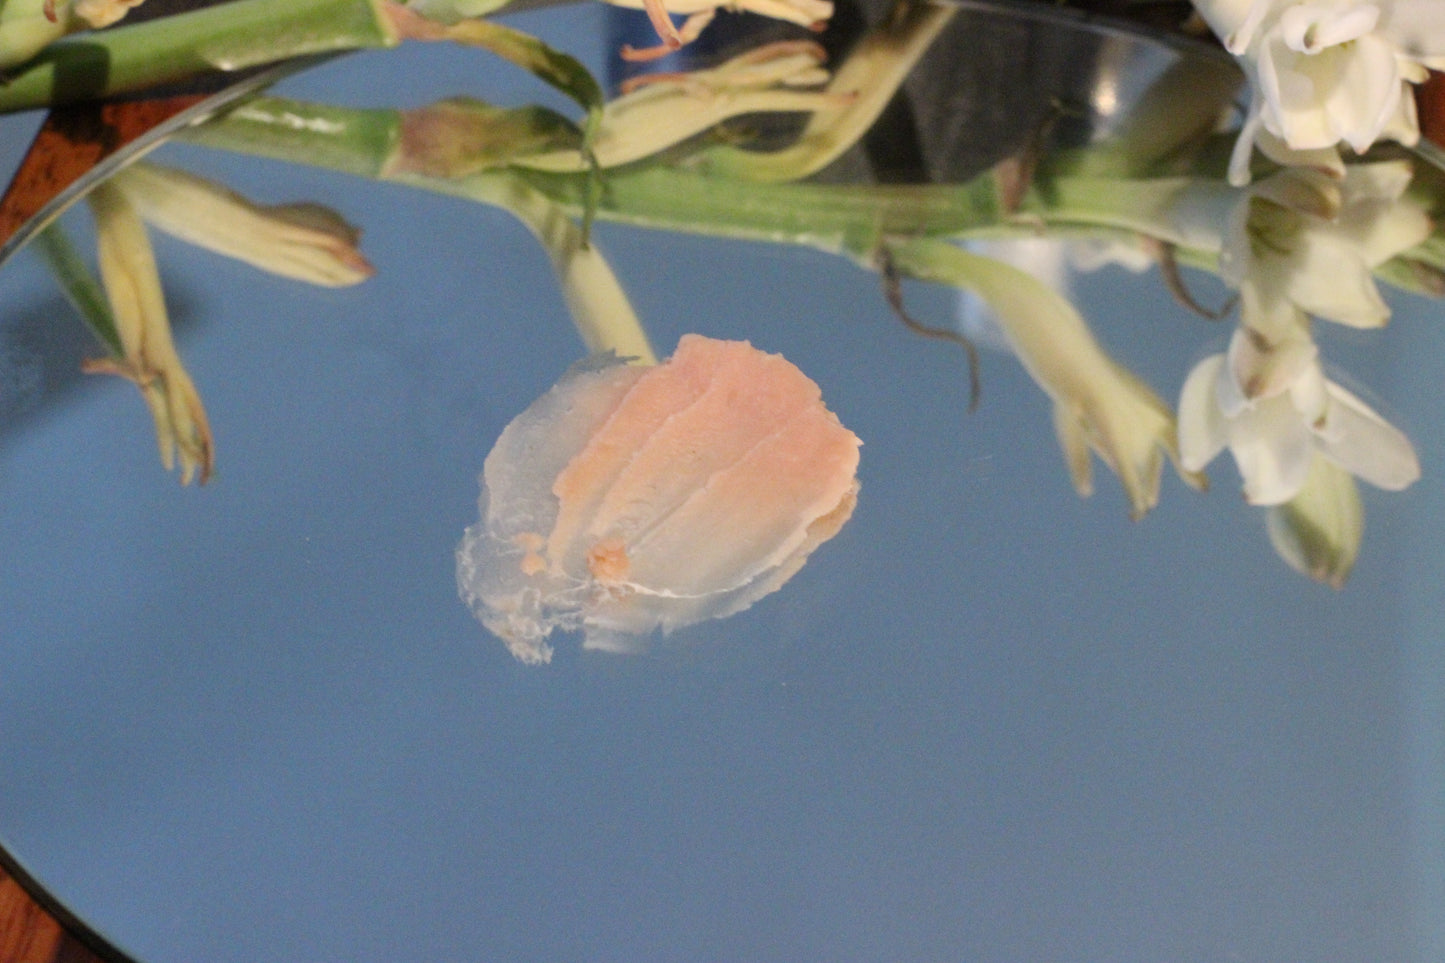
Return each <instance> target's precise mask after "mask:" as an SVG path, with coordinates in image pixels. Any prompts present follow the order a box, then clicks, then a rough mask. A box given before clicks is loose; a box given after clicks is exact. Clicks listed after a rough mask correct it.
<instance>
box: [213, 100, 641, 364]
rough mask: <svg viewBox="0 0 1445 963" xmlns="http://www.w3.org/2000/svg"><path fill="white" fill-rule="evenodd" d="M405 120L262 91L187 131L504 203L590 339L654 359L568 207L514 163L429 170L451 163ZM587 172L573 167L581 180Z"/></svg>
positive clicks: (598, 346)
mask: <svg viewBox="0 0 1445 963" xmlns="http://www.w3.org/2000/svg"><path fill="white" fill-rule="evenodd" d="M406 129H407V118H406V115H404V114H403V113H402V112H400V111H395V110H350V109H346V108H338V107H313V106H312V105H309V104H301V103H296V102H291V101H285V100H279V99H273V98H258V99H257V100H255V101H253V102H251V103H248V104H246V105H244V106H242V107H240V108H238V109H237V110H236V111H234V112H232V113H231V114H230V115H229V116H227V117H224V118H221V119H220V120H218V121H217V122H215V123H212V124H208V125H206V126H203V127H200V128H196V129H195V130H194V131H192V132H191V133H189V134H188V135H187V137H188V139H192V140H194V141H196V142H198V143H202V144H205V145H207V146H211V147H219V148H223V149H232V150H238V151H242V152H245V153H252V154H259V155H261V156H266V157H274V158H277V159H280V160H286V161H292V162H296V163H304V164H308V165H311V166H321V167H327V168H331V169H335V170H340V171H344V172H346V173H348V174H355V175H358V176H361V177H368V178H372V179H375V180H386V181H392V182H394V183H399V184H406V185H408V186H411V187H419V188H424V189H427V190H431V191H435V192H437V193H443V194H450V195H453V196H456V197H462V198H465V199H467V200H472V201H477V202H480V203H483V204H490V205H493V206H495V207H500V208H502V209H503V210H506V211H508V212H509V213H511V214H512V215H514V216H515V217H516V218H517V219H518V220H520V221H521V222H522V223H523V224H525V225H526V226H527V229H528V230H530V231H531V232H532V233H533V234H534V235H535V236H536V237H537V239H538V240H539V241H540V242H541V243H542V245H543V247H544V248H545V249H546V250H547V254H548V256H549V257H550V258H551V260H552V267H553V269H554V270H555V271H556V273H557V277H558V279H559V280H560V281H561V283H562V290H563V295H564V297H565V298H566V301H567V306H568V308H569V309H570V310H571V312H572V317H573V321H574V323H576V325H577V328H578V331H579V333H580V334H581V335H582V340H583V341H584V342H585V343H586V345H587V347H588V349H589V350H591V351H614V352H616V353H617V354H618V355H619V356H621V357H632V358H639V359H641V360H643V361H645V362H647V363H649V364H655V363H656V360H657V359H656V355H655V353H654V352H653V350H652V347H651V346H650V345H649V344H648V341H647V335H646V333H645V332H644V331H643V329H642V325H641V323H640V322H639V321H638V318H637V315H636V313H635V312H634V311H633V310H632V306H631V304H630V303H629V302H628V300H627V296H626V294H625V293H624V292H623V291H622V287H621V285H620V284H619V283H618V282H617V278H616V276H615V275H613V273H612V269H611V268H610V267H608V265H607V262H606V261H605V260H604V259H603V257H602V255H601V253H599V252H598V251H597V249H596V247H595V246H594V245H592V244H589V243H588V241H587V238H586V234H585V230H584V227H583V226H582V225H579V224H578V223H577V222H575V221H573V220H572V219H571V217H570V216H569V213H570V212H569V211H568V210H567V209H566V208H564V207H563V206H562V205H559V204H558V203H557V202H556V201H554V200H553V199H551V198H549V197H548V196H547V195H546V194H545V193H543V192H541V191H539V190H537V189H536V188H535V187H533V186H531V185H530V184H529V183H527V181H525V180H524V179H522V178H521V177H520V176H519V175H518V174H516V173H514V172H512V171H509V170H505V169H502V170H494V171H487V170H480V171H473V172H470V173H466V174H464V175H461V176H454V177H450V176H442V175H441V174H434V173H430V172H429V171H431V170H432V169H434V168H435V169H439V170H445V169H447V168H446V165H442V167H441V168H436V165H435V164H431V163H428V162H427V158H425V157H414V156H411V155H410V154H409V153H408V151H409V150H411V149H413V148H414V146H415V145H414V144H413V143H412V142H411V141H409V140H408V138H407V137H406V136H405V131H406ZM461 169H463V170H464V169H465V167H463V168H461ZM587 176H588V175H586V174H581V175H575V177H576V178H577V179H578V183H579V184H581V185H585V182H586V178H587ZM583 189H585V187H584V188H583Z"/></svg>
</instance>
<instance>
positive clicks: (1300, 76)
mask: <svg viewBox="0 0 1445 963" xmlns="http://www.w3.org/2000/svg"><path fill="white" fill-rule="evenodd" d="M1194 5H1195V7H1196V8H1197V9H1198V10H1199V13H1200V15H1201V16H1202V17H1203V18H1204V19H1205V21H1206V22H1207V23H1208V24H1209V26H1210V28H1211V29H1212V30H1213V31H1214V32H1215V34H1216V35H1217V36H1218V37H1219V38H1220V40H1222V41H1223V42H1224V45H1225V47H1226V48H1228V50H1229V51H1230V52H1231V53H1233V54H1234V55H1235V56H1236V57H1238V58H1239V60H1240V64H1241V66H1243V67H1244V70H1245V72H1246V74H1248V76H1249V79H1250V82H1251V86H1252V97H1251V101H1250V106H1249V114H1248V117H1247V118H1246V120H1245V123H1244V127H1243V130H1242V132H1241V134H1240V137H1239V142H1238V144H1237V146H1236V148H1235V153H1234V158H1233V160H1232V162H1231V164H1230V179H1231V181H1232V182H1234V183H1236V184H1242V183H1245V182H1247V181H1248V180H1249V162H1250V154H1251V152H1252V150H1253V148H1254V147H1256V146H1257V147H1259V148H1260V150H1261V151H1263V152H1264V153H1265V154H1266V156H1268V157H1269V158H1270V159H1272V160H1275V161H1277V162H1279V163H1284V164H1293V165H1312V166H1323V167H1325V168H1326V169H1329V170H1332V171H1335V172H1337V173H1338V172H1339V171H1340V170H1341V168H1342V162H1341V160H1340V156H1339V153H1338V146H1339V145H1340V144H1344V145H1346V146H1347V147H1349V148H1350V149H1351V150H1353V151H1354V152H1355V153H1356V154H1363V153H1364V152H1365V151H1367V150H1369V148H1370V147H1371V145H1373V144H1374V143H1375V142H1376V141H1379V140H1395V141H1398V142H1400V143H1402V144H1405V145H1407V146H1408V145H1412V144H1414V143H1415V142H1416V141H1417V140H1418V139H1419V137H1420V128H1419V123H1418V121H1417V119H1416V116H1415V102H1414V100H1413V97H1412V94H1411V91H1410V85H1412V84H1417V83H1420V82H1421V81H1423V80H1424V79H1425V78H1426V75H1427V73H1428V69H1437V70H1438V69H1440V68H1441V67H1442V66H1445V5H1442V4H1440V3H1436V2H1434V0H1374V2H1362V0H1194Z"/></svg>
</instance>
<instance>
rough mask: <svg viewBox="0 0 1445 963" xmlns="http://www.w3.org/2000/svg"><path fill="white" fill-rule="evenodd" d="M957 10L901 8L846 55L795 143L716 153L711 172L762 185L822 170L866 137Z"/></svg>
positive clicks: (927, 5) (939, 5)
mask: <svg viewBox="0 0 1445 963" xmlns="http://www.w3.org/2000/svg"><path fill="white" fill-rule="evenodd" d="M957 10H958V8H957V7H956V6H954V5H953V4H947V3H933V2H922V3H916V4H908V5H905V6H904V7H903V8H901V9H900V11H899V12H898V15H896V16H893V17H890V18H888V19H887V20H885V21H884V22H883V23H880V24H878V25H877V26H875V27H873V28H871V29H870V30H869V31H868V33H866V34H864V35H863V37H862V39H860V40H859V41H858V43H857V44H855V45H854V46H853V49H852V50H850V51H849V53H848V56H847V57H846V58H844V60H843V62H842V64H840V65H839V67H838V68H837V70H835V71H834V72H833V77H832V79H831V80H830V81H829V82H828V86H827V87H826V88H824V91H823V94H824V95H826V98H827V99H826V100H825V101H821V102H820V103H819V104H818V105H817V107H816V108H815V109H814V110H813V112H812V116H811V117H809V118H808V123H807V124H806V125H804V127H803V130H802V133H800V134H799V135H798V139H797V141H796V142H795V143H793V144H791V145H790V146H788V147H785V148H783V149H782V150H776V151H754V150H743V149H730V150H729V149H720V150H718V151H716V152H715V153H714V154H713V156H712V157H711V158H710V159H709V162H710V164H711V167H712V169H713V170H714V171H716V172H718V173H720V174H724V175H727V176H731V177H739V178H742V179H745V180H768V181H784V180H796V179H799V178H803V177H807V176H808V175H810V174H813V173H815V172H817V171H819V170H822V169H823V168H824V167H826V166H827V165H828V164H830V163H832V162H833V161H834V160H835V159H837V158H838V156H839V155H841V154H842V153H843V152H844V151H846V150H848V149H849V148H850V147H852V146H853V145H854V144H856V143H857V142H858V140H859V139H860V138H861V137H862V136H863V135H864V134H865V133H867V132H868V129H869V128H870V127H872V126H873V122H874V121H876V120H877V119H878V116H879V115H880V114H881V113H882V112H883V110H884V108H885V107H887V106H888V104H889V102H890V101H892V99H893V97H894V95H895V94H896V93H897V92H898V88H899V87H900V86H901V85H902V83H903V80H904V78H906V77H907V76H908V74H909V73H910V72H911V71H912V70H913V67H914V66H915V65H916V64H917V63H918V61H919V60H920V59H921V58H922V57H923V55H924V53H926V52H927V50H928V48H929V47H930V46H931V45H932V44H933V41H934V40H936V39H937V38H938V35H939V34H940V33H941V32H942V31H943V29H944V27H946V26H948V24H949V22H950V21H951V20H952V19H953V16H954V14H955V13H956V12H957Z"/></svg>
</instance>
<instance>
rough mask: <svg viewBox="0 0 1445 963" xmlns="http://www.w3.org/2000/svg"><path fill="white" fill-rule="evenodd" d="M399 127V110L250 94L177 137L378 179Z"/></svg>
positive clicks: (397, 141)
mask: <svg viewBox="0 0 1445 963" xmlns="http://www.w3.org/2000/svg"><path fill="white" fill-rule="evenodd" d="M401 132H402V115H401V112H400V111H398V110H391V109H366V108H359V107H332V106H329V105H326V104H313V103H308V102H305V101H299V100H288V99H286V98H283V97H255V98H253V99H251V100H248V101H246V102H245V103H244V104H241V105H240V106H239V107H236V108H235V109H234V110H231V111H229V112H228V113H226V114H225V115H223V116H221V117H218V118H215V119H214V120H212V121H210V122H208V123H205V124H201V125H198V126H196V127H191V128H188V129H186V130H183V131H181V132H180V133H178V134H177V135H176V139H177V140H183V141H186V142H187V143H192V144H200V145H201V146H203V147H211V148H215V149H218V150H225V151H230V152H232V153H238V154H250V155H252V156H255V157H267V158H270V159H272V160H279V161H286V162H287V163H292V164H303V165H305V166H308V167H320V168H324V169H326V170H335V171H340V172H342V173H344V174H352V175H354V176H356V177H366V178H370V179H373V180H378V179H381V178H382V175H383V172H384V171H385V170H386V169H387V165H388V163H389V162H390V161H391V160H392V158H393V157H394V156H395V154H396V151H397V149H398V148H399V146H400V144H401Z"/></svg>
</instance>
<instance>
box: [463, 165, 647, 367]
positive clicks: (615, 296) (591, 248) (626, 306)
mask: <svg viewBox="0 0 1445 963" xmlns="http://www.w3.org/2000/svg"><path fill="white" fill-rule="evenodd" d="M467 182H468V184H470V185H471V190H469V191H468V193H467V197H469V198H470V199H472V200H476V201H481V202H482V203H486V204H492V205H494V206H496V207H500V208H502V209H503V210H506V211H509V212H510V213H511V214H512V215H513V216H515V217H516V218H517V219H518V220H520V221H521V222H522V223H523V224H525V225H527V228H528V230H530V231H531V232H532V233H533V234H534V235H535V236H536V238H537V240H539V241H541V242H542V246H543V247H544V248H546V250H547V254H548V256H550V257H551V259H552V268H553V270H554V271H555V272H556V273H557V278H558V280H560V281H561V282H562V293H563V296H564V297H565V298H566V301H567V307H568V309H569V310H570V311H571V313H572V320H573V322H574V323H575V324H576V325H577V330H578V333H580V334H581V335H582V340H583V342H584V343H585V344H586V345H587V350H589V351H594V352H595V351H611V352H614V353H615V354H616V355H617V356H618V357H622V358H636V359H638V360H639V361H641V362H642V363H643V364H657V355H656V353H655V352H653V350H652V345H651V344H649V343H648V340H647V332H646V331H644V330H643V328H642V322H641V321H639V320H638V318H637V313H636V312H635V311H633V309H632V304H631V302H629V301H628V300H627V295H626V294H625V293H624V292H623V290H622V285H621V284H619V283H618V281H617V276H616V275H615V274H613V273H612V268H611V267H609V266H608V264H607V261H606V260H605V259H604V258H603V257H602V253H601V252H600V251H599V250H598V249H597V245H596V244H592V243H589V242H588V240H587V238H586V237H585V235H584V233H583V229H582V226H581V225H580V224H578V223H577V222H575V221H573V220H572V219H571V218H570V217H568V216H567V214H566V212H564V211H563V210H562V208H561V207H559V206H558V205H557V204H555V203H553V202H552V201H551V200H549V199H548V198H547V197H546V196H545V195H543V194H541V193H539V192H538V191H536V190H534V189H533V188H531V187H529V186H528V185H527V184H526V183H524V182H523V181H521V180H520V179H519V178H516V177H514V176H512V175H510V174H506V173H501V174H493V175H490V176H489V175H479V176H476V177H471V178H468V179H467Z"/></svg>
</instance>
